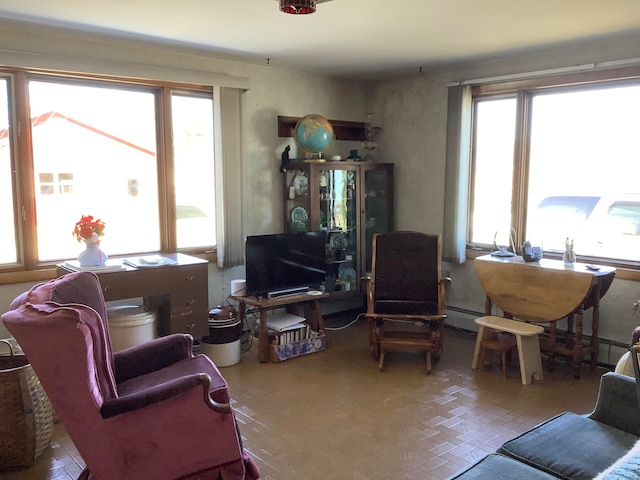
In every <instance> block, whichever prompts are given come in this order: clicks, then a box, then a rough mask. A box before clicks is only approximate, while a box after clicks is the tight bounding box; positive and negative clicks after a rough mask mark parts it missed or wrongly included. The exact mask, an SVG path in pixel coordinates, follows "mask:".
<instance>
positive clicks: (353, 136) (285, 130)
mask: <svg viewBox="0 0 640 480" xmlns="http://www.w3.org/2000/svg"><path fill="white" fill-rule="evenodd" d="M300 118H301V117H283V116H281V115H278V136H279V137H293V134H294V129H295V128H296V124H297V123H298V120H300ZM329 123H331V126H332V127H333V132H334V133H335V134H336V140H356V141H364V140H365V138H366V137H365V133H364V126H365V123H364V122H347V121H344V120H329Z"/></svg>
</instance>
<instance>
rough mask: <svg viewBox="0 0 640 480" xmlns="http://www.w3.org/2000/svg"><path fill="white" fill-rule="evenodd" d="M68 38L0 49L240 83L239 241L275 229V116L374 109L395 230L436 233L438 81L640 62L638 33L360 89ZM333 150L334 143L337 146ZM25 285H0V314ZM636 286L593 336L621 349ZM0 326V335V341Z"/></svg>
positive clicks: (464, 302)
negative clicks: (392, 170)
mask: <svg viewBox="0 0 640 480" xmlns="http://www.w3.org/2000/svg"><path fill="white" fill-rule="evenodd" d="M77 40H78V39H77V38H71V37H69V36H68V35H67V34H64V35H59V34H58V33H54V34H52V33H50V32H47V33H41V32H33V31H26V30H24V29H23V28H20V29H14V28H10V27H7V26H6V25H5V26H3V25H1V24H0V63H2V62H3V59H2V57H3V54H2V49H5V50H11V49H14V50H20V51H25V50H29V51H34V52H40V53H46V54H48V55H64V56H66V57H70V58H82V59H84V60H85V61H86V59H93V61H97V62H100V61H102V64H105V65H108V64H109V62H133V63H137V64H149V65H152V66H154V67H162V68H165V69H167V70H168V71H169V70H171V69H181V70H187V71H188V70H194V71H198V72H202V71H205V72H212V73H215V74H218V75H221V78H224V76H225V75H226V76H231V77H244V78H247V79H248V82H249V89H248V90H247V91H246V92H245V93H244V95H243V117H244V118H243V120H244V132H243V133H244V144H243V148H244V152H243V158H242V162H243V168H244V181H245V185H246V188H244V190H243V207H244V208H243V212H244V213H243V224H244V229H245V232H244V233H245V234H247V235H251V234H259V233H274V232H279V231H282V229H283V219H282V194H281V177H280V173H279V172H278V163H279V158H280V152H281V151H282V149H283V148H284V146H285V145H286V144H288V143H291V139H281V138H278V137H277V130H276V117H277V115H291V116H302V115H305V114H307V113H319V114H322V115H324V116H326V117H328V118H332V119H341V120H352V121H365V120H366V112H368V111H373V112H375V113H376V115H377V119H378V122H379V124H380V126H381V127H382V131H381V134H380V138H379V143H380V148H379V149H378V150H376V152H375V155H376V157H377V158H378V159H380V160H384V161H389V162H394V163H395V164H396V191H397V195H396V212H395V213H396V228H397V229H413V230H422V231H427V232H442V229H443V209H444V171H445V163H444V161H445V145H446V135H445V132H446V100H447V89H446V86H445V85H446V84H447V83H449V82H452V81H457V80H465V79H472V78H480V77H488V76H493V75H504V74H512V73H519V72H527V71H536V70H542V69H549V68H558V67H566V66H570V65H576V64H584V63H591V62H602V61H609V60H619V59H625V58H633V57H640V47H638V45H640V34H635V35H627V36H624V37H618V38H608V39H601V40H599V41H597V42H584V43H580V44H575V45H566V46H564V47H562V48H554V49H546V50H538V51H537V52H529V53H524V52H518V53H514V54H513V55H505V56H500V57H493V58H487V59H485V60H483V61H481V62H473V63H463V64H457V65H454V64H452V65H447V66H444V67H440V68H437V69H431V70H428V69H424V73H421V74H419V73H417V72H416V73H415V74H413V73H411V74H408V75H404V76H402V75H396V76H393V77H390V78H387V79H385V80H378V81H373V82H365V81H358V80H344V79H336V78H331V77H326V76H320V75H310V74H306V73H301V72H295V71H288V70H280V69H276V68H272V67H269V66H257V65H248V64H242V63H236V62H230V61H226V60H216V59H213V58H209V57H206V56H204V55H194V54H186V53H184V52H183V53H176V52H170V51H167V50H161V49H157V48H152V47H150V46H148V45H142V44H136V45H130V44H125V43H122V42H115V41H106V40H104V39H100V40H98V41H96V39H95V37H83V38H82V41H77ZM340 143H342V144H340ZM350 148H358V145H357V144H355V145H353V144H349V143H347V142H338V144H337V145H336V147H334V151H333V153H339V154H343V155H346V154H347V153H348V151H349V149H350ZM445 269H446V271H447V273H448V274H449V275H451V277H452V278H453V285H452V287H451V289H450V292H449V298H448V302H449V305H451V306H454V307H458V308H462V309H467V310H472V311H482V310H483V305H484V298H483V293H482V290H481V288H480V286H479V284H478V282H477V280H476V278H475V273H474V272H473V269H472V264H471V262H468V263H467V264H466V265H461V266H455V265H445ZM210 274H211V275H210V280H211V281H210V287H209V288H210V303H211V306H215V305H216V304H218V303H220V302H222V301H223V300H224V298H225V297H226V295H227V294H228V289H229V283H230V281H231V280H232V279H234V278H242V277H243V276H244V269H243V268H242V267H239V268H235V269H231V270H229V271H219V270H218V269H217V268H216V267H215V266H211V267H210ZM28 286H29V285H28V284H21V285H9V286H0V311H4V310H6V308H7V307H8V304H9V302H10V301H11V299H12V298H13V297H14V296H15V295H16V294H17V293H19V292H21V291H23V290H24V289H26V288H27V287H28ZM636 287H637V286H636V283H635V282H628V281H623V280H615V281H614V284H613V286H612V288H611V290H610V292H609V293H608V294H607V296H606V297H605V298H604V299H603V302H602V312H601V318H602V321H601V331H600V335H601V337H602V338H608V339H612V340H615V341H618V342H623V343H626V342H628V341H629V336H630V332H631V329H632V327H633V326H634V325H635V324H637V323H638V322H637V321H636V319H634V318H633V317H632V316H631V310H632V307H631V305H632V303H633V302H634V301H635V300H636V298H637V296H638V295H640V292H638V291H637V290H638V289H637V288H636ZM450 318H451V323H453V324H457V325H459V326H461V327H464V328H473V326H474V324H473V320H472V316H464V315H459V314H456V313H455V312H452V314H451V315H450ZM2 336H3V335H2V329H1V327H0V338H1V337H2ZM602 350H604V352H601V353H603V355H601V358H602V360H603V361H606V362H608V363H615V361H616V360H617V358H618V357H619V356H620V354H621V350H620V349H614V350H612V351H611V352H609V351H608V350H607V349H605V348H603V349H602Z"/></svg>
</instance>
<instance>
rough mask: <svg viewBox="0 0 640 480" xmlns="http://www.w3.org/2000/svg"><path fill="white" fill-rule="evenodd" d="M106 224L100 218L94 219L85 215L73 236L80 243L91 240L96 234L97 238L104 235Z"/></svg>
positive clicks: (74, 230) (78, 223) (77, 223)
mask: <svg viewBox="0 0 640 480" xmlns="http://www.w3.org/2000/svg"><path fill="white" fill-rule="evenodd" d="M104 227H105V223H104V222H103V221H102V220H100V219H99V218H97V219H94V218H93V217H92V216H91V215H83V216H82V217H81V218H80V220H79V221H78V222H76V227H75V228H74V229H73V232H72V235H73V236H74V237H76V240H78V242H82V241H84V240H89V239H90V238H92V237H93V234H94V233H95V234H96V236H97V237H101V236H103V235H104Z"/></svg>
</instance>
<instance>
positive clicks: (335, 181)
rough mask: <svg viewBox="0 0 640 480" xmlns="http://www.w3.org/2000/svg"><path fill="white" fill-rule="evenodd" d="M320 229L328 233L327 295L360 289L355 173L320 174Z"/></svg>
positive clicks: (324, 171)
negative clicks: (328, 293)
mask: <svg viewBox="0 0 640 480" xmlns="http://www.w3.org/2000/svg"><path fill="white" fill-rule="evenodd" d="M318 188H319V190H318V192H319V193H318V199H319V223H320V225H319V227H320V229H321V230H326V232H327V252H326V258H327V279H326V282H325V291H327V292H344V291H350V290H356V289H357V288H358V277H357V273H356V272H357V265H358V264H357V262H358V228H357V218H358V217H357V207H358V205H357V204H358V202H357V191H356V170H355V169H348V168H345V169H342V168H340V169H325V168H322V167H320V168H319V170H318Z"/></svg>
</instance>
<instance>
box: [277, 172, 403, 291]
mask: <svg viewBox="0 0 640 480" xmlns="http://www.w3.org/2000/svg"><path fill="white" fill-rule="evenodd" d="M283 191H284V202H283V203H284V219H285V222H284V223H285V231H286V232H304V231H318V230H324V231H326V232H327V247H326V259H327V280H326V282H325V291H326V292H328V293H332V294H337V293H339V292H340V293H342V294H343V295H348V294H351V293H355V292H359V291H360V278H361V277H362V276H363V275H365V274H366V273H367V272H369V271H370V270H371V253H372V252H371V247H372V240H373V236H374V234H376V233H383V232H389V231H392V230H393V164H392V163H374V162H351V161H341V162H333V161H331V162H327V161H318V160H308V161H293V162H290V163H289V164H288V165H287V171H286V172H285V174H284V175H283Z"/></svg>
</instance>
